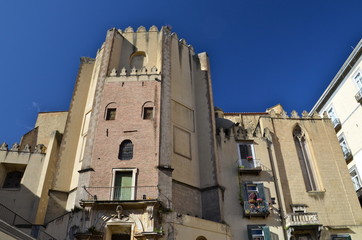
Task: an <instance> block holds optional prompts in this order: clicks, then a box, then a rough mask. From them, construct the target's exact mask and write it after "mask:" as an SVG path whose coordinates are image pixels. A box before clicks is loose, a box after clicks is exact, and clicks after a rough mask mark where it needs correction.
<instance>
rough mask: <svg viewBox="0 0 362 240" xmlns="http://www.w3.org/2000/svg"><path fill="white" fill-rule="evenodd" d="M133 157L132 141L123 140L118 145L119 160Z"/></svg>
mask: <svg viewBox="0 0 362 240" xmlns="http://www.w3.org/2000/svg"><path fill="white" fill-rule="evenodd" d="M132 158H133V143H132V142H131V141H130V140H124V141H123V142H122V143H121V145H119V153H118V159H119V160H130V159H132Z"/></svg>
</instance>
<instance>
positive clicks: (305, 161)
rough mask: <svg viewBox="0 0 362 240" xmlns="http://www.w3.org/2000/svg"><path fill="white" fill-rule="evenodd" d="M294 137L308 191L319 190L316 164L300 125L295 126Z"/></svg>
mask: <svg viewBox="0 0 362 240" xmlns="http://www.w3.org/2000/svg"><path fill="white" fill-rule="evenodd" d="M293 137H294V143H295V146H296V149H297V153H298V157H299V163H300V166H301V169H302V173H303V178H304V182H305V185H306V188H307V191H316V190H318V184H317V179H316V173H315V171H314V169H313V168H314V166H313V163H312V159H311V153H310V149H309V144H308V143H307V141H306V136H305V133H304V132H303V131H302V129H301V128H300V127H299V126H298V125H297V126H296V127H295V128H294V131H293Z"/></svg>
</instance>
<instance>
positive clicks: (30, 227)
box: [0, 204, 56, 240]
mask: <svg viewBox="0 0 362 240" xmlns="http://www.w3.org/2000/svg"><path fill="white" fill-rule="evenodd" d="M0 219H1V220H2V221H4V222H6V223H7V224H9V225H11V226H14V227H16V228H17V229H19V230H20V231H22V232H23V233H25V234H27V235H29V236H32V237H33V238H35V239H37V240H56V239H55V238H54V237H52V236H50V235H49V234H47V233H46V232H45V229H44V227H43V226H41V225H35V224H32V223H31V222H29V221H28V220H25V219H24V218H22V217H21V216H19V215H18V214H16V213H15V212H13V211H12V210H10V209H9V208H7V207H5V206H4V205H2V204H0Z"/></svg>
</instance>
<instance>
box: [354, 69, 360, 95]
mask: <svg viewBox="0 0 362 240" xmlns="http://www.w3.org/2000/svg"><path fill="white" fill-rule="evenodd" d="M354 81H355V82H356V84H357V87H358V89H360V90H361V89H362V74H361V72H360V71H358V72H357V73H356V75H355V76H354Z"/></svg>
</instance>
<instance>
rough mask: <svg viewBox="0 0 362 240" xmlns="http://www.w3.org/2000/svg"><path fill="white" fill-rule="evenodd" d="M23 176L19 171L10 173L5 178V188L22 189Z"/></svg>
mask: <svg viewBox="0 0 362 240" xmlns="http://www.w3.org/2000/svg"><path fill="white" fill-rule="evenodd" d="M23 174H24V173H23V172H19V171H12V172H8V173H7V174H6V177H5V181H4V184H3V188H20V182H21V179H22V177H23Z"/></svg>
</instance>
